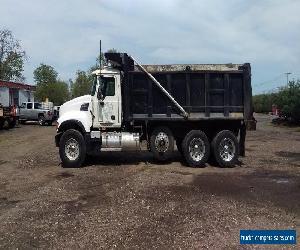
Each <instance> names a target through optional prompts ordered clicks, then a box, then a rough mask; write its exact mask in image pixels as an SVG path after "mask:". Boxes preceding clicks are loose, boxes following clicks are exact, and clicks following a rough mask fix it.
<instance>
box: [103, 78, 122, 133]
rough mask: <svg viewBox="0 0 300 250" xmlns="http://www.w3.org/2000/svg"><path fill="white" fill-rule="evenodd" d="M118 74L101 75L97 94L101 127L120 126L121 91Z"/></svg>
mask: <svg viewBox="0 0 300 250" xmlns="http://www.w3.org/2000/svg"><path fill="white" fill-rule="evenodd" d="M119 77H120V76H116V75H114V76H106V77H103V76H102V77H101V83H100V85H99V88H100V90H98V93H99V91H100V92H101V95H102V96H101V97H100V96H99V95H98V112H99V116H98V119H99V123H100V126H103V127H120V126H121V91H120V79H119Z"/></svg>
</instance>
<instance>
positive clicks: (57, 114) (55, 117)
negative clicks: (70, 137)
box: [53, 106, 60, 120]
mask: <svg viewBox="0 0 300 250" xmlns="http://www.w3.org/2000/svg"><path fill="white" fill-rule="evenodd" d="M59 109H60V106H54V107H53V119H54V120H57V119H58V117H59Z"/></svg>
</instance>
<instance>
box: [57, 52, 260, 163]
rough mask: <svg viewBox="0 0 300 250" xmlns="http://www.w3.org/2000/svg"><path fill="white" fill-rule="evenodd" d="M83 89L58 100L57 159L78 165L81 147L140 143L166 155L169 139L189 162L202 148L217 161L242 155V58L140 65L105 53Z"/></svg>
mask: <svg viewBox="0 0 300 250" xmlns="http://www.w3.org/2000/svg"><path fill="white" fill-rule="evenodd" d="M105 57H106V59H107V61H108V62H109V66H106V67H104V68H102V69H101V70H96V71H95V72H94V83H93V90H92V93H91V95H87V96H82V97H79V98H75V99H73V100H71V101H69V102H67V103H65V104H64V105H62V106H61V108H60V117H59V119H58V128H57V135H56V145H57V146H59V152H60V157H61V160H62V165H63V166H65V167H79V166H81V164H82V163H83V162H84V159H85V156H86V154H90V153H99V152H101V151H126V150H140V143H141V141H146V142H147V144H148V148H149V150H150V151H151V152H153V155H154V157H155V158H156V159H158V160H161V161H166V160H169V159H170V157H171V156H172V152H173V150H174V143H175V142H176V144H177V148H178V150H179V151H180V152H181V153H182V155H183V156H184V158H185V160H186V162H187V163H188V165H190V166H194V167H198V166H204V164H205V163H206V162H207V160H208V158H209V156H210V154H211V155H212V156H213V157H214V158H215V159H216V161H217V162H218V163H219V165H221V166H231V165H233V164H235V163H236V160H237V158H238V156H239V155H245V136H246V128H247V127H248V128H249V129H255V122H254V119H253V115H252V101H251V99H252V90H251V68H250V64H249V63H245V64H218V65H217V64H205V65H204V64H190V65H144V66H142V65H140V64H139V63H138V62H136V61H135V59H134V58H132V57H130V56H128V55H127V54H125V53H106V54H105Z"/></svg>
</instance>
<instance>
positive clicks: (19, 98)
mask: <svg viewBox="0 0 300 250" xmlns="http://www.w3.org/2000/svg"><path fill="white" fill-rule="evenodd" d="M35 89H36V87H35V86H32V85H29V84H24V83H17V82H8V81H1V80H0V104H2V105H3V106H10V105H16V106H20V105H21V103H22V102H33V101H34V92H35Z"/></svg>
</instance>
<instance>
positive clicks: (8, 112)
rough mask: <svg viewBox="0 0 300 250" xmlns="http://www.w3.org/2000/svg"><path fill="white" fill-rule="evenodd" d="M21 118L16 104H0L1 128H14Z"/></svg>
mask: <svg viewBox="0 0 300 250" xmlns="http://www.w3.org/2000/svg"><path fill="white" fill-rule="evenodd" d="M18 120H19V110H18V108H17V107H16V106H9V107H3V106H2V105H1V104H0V129H2V128H5V129H9V128H13V127H15V126H16V124H17V123H18Z"/></svg>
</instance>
